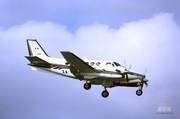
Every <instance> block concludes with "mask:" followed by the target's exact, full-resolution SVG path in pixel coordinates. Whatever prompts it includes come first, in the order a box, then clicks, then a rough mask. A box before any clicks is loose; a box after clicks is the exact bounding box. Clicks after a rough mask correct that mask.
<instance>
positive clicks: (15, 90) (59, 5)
mask: <svg viewBox="0 0 180 119" xmlns="http://www.w3.org/2000/svg"><path fill="white" fill-rule="evenodd" d="M179 4H180V1H179V0H174V1H171V0H146V1H143V0H138V1H133V0H111V1H110V0H99V1H95V0H74V1H70V0H67V1H62V0H51V1H49V0H44V1H35V0H27V1H21V0H18V1H17V0H14V1H12V0H1V1H0V13H1V19H0V65H1V67H0V118H1V119H39V118H43V119H49V118H53V119H84V118H86V119H92V118H93V119H104V118H111V119H112V118H114V119H119V118H133V119H139V118H145V119H152V118H154V119H159V118H164V119H170V118H171V119H172V118H173V119H176V118H178V117H179V116H180V114H179V112H180V109H179V107H180V103H179V99H180V93H179V92H178V91H179V90H180V87H179V83H180V80H179V77H180V74H179V70H180V68H179V66H180V62H179V58H180V47H179V44H180V41H179V39H180V34H179V33H180V14H179V11H180V8H179ZM26 39H37V40H38V41H39V43H40V44H41V45H42V47H43V48H44V49H45V51H46V52H47V54H48V55H49V56H51V57H58V58H63V57H62V55H61V54H60V51H63V50H66V51H67V50H68V51H72V52H74V53H75V54H76V55H77V56H79V57H80V58H83V57H84V56H86V57H87V59H91V60H112V61H116V62H119V63H120V64H122V65H124V61H125V62H126V65H127V67H129V66H130V65H131V66H132V68H131V69H132V70H134V71H137V72H140V73H142V74H145V72H146V69H147V72H146V78H147V79H148V80H149V82H148V83H149V85H148V87H144V88H143V95H142V96H136V94H135V91H136V90H137V88H128V87H116V88H110V89H108V91H109V93H110V95H109V97H108V98H106V99H104V98H102V97H101V92H102V91H103V87H102V86H94V85H93V86H92V88H91V89H90V90H88V91H86V90H84V89H83V84H84V82H83V81H78V80H74V79H70V78H66V77H62V76H59V75H54V74H50V73H44V72H35V71H32V70H31V68H30V67H29V66H28V65H27V64H28V63H29V62H28V60H27V59H25V57H24V56H26V55H28V51H27V45H26ZM160 104H168V105H170V106H171V111H172V114H157V112H158V105H160Z"/></svg>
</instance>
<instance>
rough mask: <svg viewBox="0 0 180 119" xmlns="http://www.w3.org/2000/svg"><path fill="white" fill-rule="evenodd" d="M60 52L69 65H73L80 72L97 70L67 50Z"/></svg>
mask: <svg viewBox="0 0 180 119" xmlns="http://www.w3.org/2000/svg"><path fill="white" fill-rule="evenodd" d="M61 54H62V55H63V57H64V58H65V59H66V61H67V62H68V63H69V64H70V65H72V66H74V67H75V68H76V69H77V70H78V71H80V72H98V70H96V69H94V68H93V67H91V66H90V65H88V64H87V63H86V62H84V61H83V60H82V59H80V58H79V57H77V56H76V55H75V54H73V53H71V52H69V51H61Z"/></svg>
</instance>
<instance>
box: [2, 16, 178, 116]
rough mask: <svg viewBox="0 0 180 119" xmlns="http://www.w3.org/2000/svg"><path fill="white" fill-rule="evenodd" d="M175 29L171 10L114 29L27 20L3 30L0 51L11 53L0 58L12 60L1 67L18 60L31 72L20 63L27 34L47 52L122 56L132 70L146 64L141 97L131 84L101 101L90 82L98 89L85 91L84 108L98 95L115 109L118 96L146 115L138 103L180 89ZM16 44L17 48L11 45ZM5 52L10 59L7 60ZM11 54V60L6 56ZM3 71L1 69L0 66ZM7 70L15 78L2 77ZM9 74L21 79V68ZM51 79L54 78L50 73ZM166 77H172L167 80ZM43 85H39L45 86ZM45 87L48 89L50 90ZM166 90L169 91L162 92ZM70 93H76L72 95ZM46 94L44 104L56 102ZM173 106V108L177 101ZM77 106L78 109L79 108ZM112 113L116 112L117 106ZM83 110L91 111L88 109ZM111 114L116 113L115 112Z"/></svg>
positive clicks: (118, 58) (164, 97)
mask: <svg viewBox="0 0 180 119" xmlns="http://www.w3.org/2000/svg"><path fill="white" fill-rule="evenodd" d="M179 32H180V28H179V27H178V26H177V25H176V23H175V22H174V21H173V14H169V13H160V14H156V15H154V16H153V17H152V18H150V19H142V20H139V21H132V22H129V23H124V24H123V25H122V26H121V27H120V28H118V29H113V28H110V27H109V26H108V25H104V24H91V25H88V26H81V27H80V28H78V29H77V31H75V32H74V33H72V32H69V31H67V28H66V27H65V26H62V25H59V24H56V23H53V22H34V21H29V22H26V23H24V24H22V25H18V26H14V27H12V28H9V29H1V31H0V34H1V35H0V39H1V45H3V46H2V47H0V50H1V51H3V53H2V54H6V53H7V54H9V52H13V53H14V54H12V55H8V56H5V55H4V58H5V59H3V58H2V59H1V61H3V62H7V63H10V62H11V61H13V64H11V65H7V64H6V63H4V64H2V66H1V68H2V67H3V68H4V67H5V68H9V69H11V68H12V69H13V68H16V65H14V63H17V64H21V65H19V67H20V69H25V70H24V73H25V74H29V72H31V71H30V69H27V66H26V64H22V62H23V63H24V60H25V59H23V60H22V58H23V56H24V55H26V54H25V53H26V52H25V51H27V50H26V44H25V43H26V42H25V39H27V38H36V39H38V40H39V42H40V44H42V46H43V47H44V48H45V50H46V51H47V53H48V54H49V55H50V56H57V57H60V53H59V51H60V50H71V51H73V52H74V53H75V54H77V55H78V56H80V57H81V58H83V56H85V55H86V56H87V57H88V59H101V60H103V59H104V60H106V59H107V60H116V61H119V62H120V63H124V60H126V61H127V62H128V64H129V63H132V65H133V69H134V70H137V71H140V72H143V71H144V69H145V68H148V77H147V78H148V79H149V80H150V82H149V85H150V86H149V87H148V88H145V89H144V90H145V91H144V95H143V96H142V97H140V98H139V97H138V98H136V97H135V94H134V93H135V90H136V89H132V90H131V89H128V88H117V89H109V90H110V91H112V95H110V98H109V99H107V100H106V101H107V102H104V100H103V101H102V99H101V98H100V95H97V93H99V94H100V92H101V90H99V88H96V87H93V88H95V89H97V90H93V89H92V90H91V91H92V92H91V91H89V92H88V94H90V96H89V97H90V98H89V99H91V100H88V101H89V102H88V106H90V107H87V108H89V109H92V110H93V109H94V107H92V106H91V104H92V105H93V104H94V100H96V101H98V102H102V103H101V106H102V107H103V108H107V109H109V108H110V109H113V108H115V109H117V110H118V109H119V106H120V102H118V101H126V102H127V103H129V104H131V105H132V106H135V107H138V108H137V109H136V110H137V111H138V112H143V113H144V114H149V112H148V111H149V110H148V111H146V110H141V109H140V108H139V105H141V104H142V105H144V106H145V107H149V105H150V104H155V105H156V104H158V103H161V102H160V101H167V100H168V99H167V97H168V96H171V97H172V99H173V94H172V93H171V92H174V91H175V89H179V87H178V83H179V80H177V78H176V77H178V76H179V73H178V71H177V70H178V67H177V65H179V59H178V56H179V47H178V44H179V38H180V35H179ZM10 42H12V43H13V44H9V43H10ZM14 45H15V46H16V47H14ZM7 48H8V50H7ZM14 48H15V49H14ZM22 48H23V49H22ZM14 50H15V51H14ZM7 57H8V59H6V58H7ZM18 57H21V58H18ZM10 59H11V61H8V60H10ZM17 59H18V60H17ZM6 60H7V61H6ZM21 60H22V61H21ZM1 70H2V71H4V70H3V69H1ZM6 71H7V70H6ZM27 71H28V73H27ZM5 73H7V74H4V77H6V78H7V77H9V78H12V79H13V77H11V76H6V75H8V74H9V73H8V71H7V72H5ZM13 74H14V75H15V74H16V75H15V76H17V77H16V78H17V79H19V80H21V77H22V72H20V71H19V70H17V71H16V70H15V72H14V73H13ZM40 75H42V76H41V78H45V79H46V78H47V77H48V74H47V75H45V76H43V74H40ZM46 76H47V77H46ZM23 77H24V78H25V77H26V78H29V79H32V80H33V81H36V80H34V78H35V77H36V76H32V75H30V76H25V75H23ZM51 77H52V75H50V76H49V78H51ZM53 78H56V77H54V76H53ZM170 79H171V80H173V81H170ZM19 80H18V81H19ZM41 81H42V80H41ZM46 81H47V80H46ZM51 81H52V80H51ZM60 82H62V83H63V84H70V85H71V86H72V85H73V87H74V88H76V85H78V86H79V85H80V84H71V83H70V82H73V83H74V82H75V81H72V80H71V79H69V80H68V81H66V80H60ZM51 83H52V82H51ZM1 84H2V83H1ZM31 84H32V83H31ZM6 85H8V84H6ZM21 85H27V83H22V84H21ZM70 85H68V86H64V85H62V84H61V87H59V88H58V86H56V88H58V89H61V90H62V88H63V89H66V88H67V87H69V88H68V89H67V90H64V91H66V92H67V93H68V92H72V91H75V90H73V89H70V87H71V86H70ZM168 85H171V86H173V88H171V87H167V86H168ZM35 86H36V89H37V88H38V86H37V85H35ZM27 87H29V85H27ZM41 87H42V88H43V86H41ZM6 88H8V87H6ZM15 88H18V87H15ZM51 88H53V87H51ZM58 89H54V90H53V91H54V93H53V94H56V93H57V92H56V91H57V90H58ZM161 89H162V90H161ZM4 90H5V91H6V90H7V89H4ZM32 90H33V89H32ZM47 90H48V91H49V89H47ZM127 90H128V91H129V92H128V91H127ZM156 90H158V91H156ZM167 90H169V91H168V92H166V91H167ZM48 91H47V93H48V94H49V95H50V96H52V97H55V96H53V94H50V91H49V92H48ZM77 91H78V92H81V93H82V92H83V94H82V95H84V94H86V93H87V92H84V90H83V89H81V88H76V92H73V93H76V94H77V95H79V93H78V92H77ZM123 91H126V93H124V92H123ZM25 92H26V91H25ZM25 92H24V93H25ZM34 92H36V91H34ZM40 92H41V91H40ZM156 92H157V93H156ZM3 93H6V92H3ZM14 93H17V92H14ZM42 93H43V94H42V95H43V96H45V94H44V92H42ZM110 93H111V92H110ZM119 93H123V94H119ZM38 94H39V93H38ZM63 94H64V96H65V97H64V98H63V99H65V98H66V96H67V97H70V96H69V95H68V94H66V93H65V92H63ZM63 94H62V95H63ZM118 94H119V95H118ZM62 95H58V97H57V98H58V99H59V100H55V102H58V101H60V100H61V99H62V98H61V96H62ZM159 95H160V96H159ZM30 96H31V95H30ZM72 96H73V97H76V96H74V95H72ZM97 96H99V97H97ZM129 96H132V98H130V97H129ZM158 96H159V97H158ZM80 97H81V96H80ZM121 97H123V98H121ZM151 97H154V100H153V101H152V100H151ZM4 98H6V97H4ZM7 98H8V97H7ZM18 98H24V97H18ZM176 98H177V96H176ZM48 99H49V101H47V100H45V103H46V102H48V103H50V104H52V105H55V104H54V103H53V101H52V102H51V99H50V98H48ZM132 99H133V100H135V101H137V102H138V104H139V105H137V104H134V103H133V101H132ZM36 100H37V102H40V100H41V99H40V98H36ZM82 100H87V99H86V97H83V96H82V99H81V100H76V102H77V104H81V103H82ZM67 101H68V102H67V103H70V102H72V100H70V99H68V100H67ZM114 101H115V102H114ZM168 101H169V100H168ZM63 102H64V101H63ZM146 102H148V103H146ZM109 103H111V104H112V105H108V107H109V108H108V107H106V105H105V104H109ZM167 103H173V104H175V105H176V102H174V101H172V100H170V102H167ZM35 104H37V103H35ZM50 104H49V105H50ZM77 104H73V103H72V105H71V106H72V107H73V109H76V108H75V107H76V106H77ZM83 104H87V101H83ZM89 104H90V105H89ZM47 105H48V104H47ZM59 105H60V104H59ZM97 105H98V104H97ZM177 105H178V104H177ZM34 106H36V105H34ZM41 106H42V104H41V105H40V107H41ZM81 106H82V109H83V110H82V109H79V110H80V111H82V112H83V113H85V112H84V111H85V110H86V109H84V108H83V107H84V106H83V105H81ZM117 106H118V107H117ZM121 106H122V108H121V109H119V110H118V112H119V111H122V112H123V110H124V109H125V110H129V107H127V105H121ZM53 107H54V106H51V108H53ZM56 108H57V107H56ZM150 108H151V109H153V107H152V106H150ZM154 108H156V106H154ZM174 108H176V106H175V107H174ZM58 109H59V108H58ZM68 109H69V108H66V110H68ZM107 109H106V111H107ZM92 110H91V111H92ZM98 110H100V108H98V109H97V110H96V109H95V110H94V111H93V112H95V111H98ZM70 111H72V110H70ZM76 111H77V112H79V111H78V110H76ZM150 111H151V112H152V111H153V113H155V112H156V111H157V110H150ZM115 113H117V111H116V110H115ZM129 113H131V114H133V113H134V112H133V111H132V110H130V112H129ZM71 114H73V112H71ZM86 114H88V115H90V114H89V113H87V112H86ZM138 114H139V113H138ZM151 114H152V113H151ZM112 115H113V113H112ZM125 115H126V114H123V116H125ZM65 116H66V115H65ZM91 116H92V117H94V116H96V115H91ZM98 116H99V117H103V116H102V115H101V114H99V115H98ZM121 116H122V115H121ZM70 117H71V116H70ZM113 117H115V116H114V115H113Z"/></svg>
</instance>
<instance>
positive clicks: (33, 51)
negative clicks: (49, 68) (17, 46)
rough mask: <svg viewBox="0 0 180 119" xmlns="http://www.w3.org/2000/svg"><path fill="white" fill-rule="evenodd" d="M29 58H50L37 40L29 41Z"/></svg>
mask: <svg viewBox="0 0 180 119" xmlns="http://www.w3.org/2000/svg"><path fill="white" fill-rule="evenodd" d="M27 47H28V52H29V56H45V57H49V56H48V55H47V53H46V52H45V51H44V49H43V48H42V47H41V45H40V44H39V43H38V41H37V40H36V39H27Z"/></svg>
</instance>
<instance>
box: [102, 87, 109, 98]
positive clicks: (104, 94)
mask: <svg viewBox="0 0 180 119" xmlns="http://www.w3.org/2000/svg"><path fill="white" fill-rule="evenodd" d="M101 96H102V97H103V98H107V97H108V96H109V92H108V91H107V90H106V88H105V89H104V91H103V92H102V93H101Z"/></svg>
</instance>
